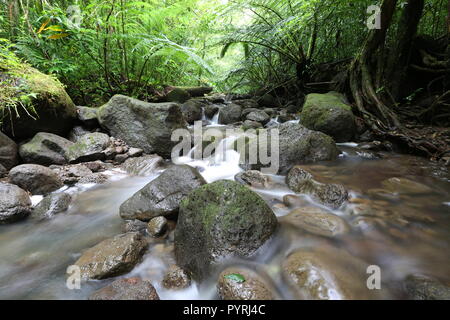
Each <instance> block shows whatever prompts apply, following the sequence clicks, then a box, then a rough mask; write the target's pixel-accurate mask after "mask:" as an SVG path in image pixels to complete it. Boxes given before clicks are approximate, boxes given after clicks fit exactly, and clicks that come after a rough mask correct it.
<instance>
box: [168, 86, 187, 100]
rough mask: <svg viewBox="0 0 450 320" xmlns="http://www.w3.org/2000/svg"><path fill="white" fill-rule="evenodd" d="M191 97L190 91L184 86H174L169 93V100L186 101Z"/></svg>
mask: <svg viewBox="0 0 450 320" xmlns="http://www.w3.org/2000/svg"><path fill="white" fill-rule="evenodd" d="M190 98H191V95H190V94H189V92H187V91H186V90H184V89H183V88H174V89H173V90H172V91H170V92H169V93H168V94H167V101H169V102H179V103H184V102H186V101H188V100H189V99H190Z"/></svg>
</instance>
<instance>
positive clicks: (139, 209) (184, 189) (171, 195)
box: [120, 165, 206, 221]
mask: <svg viewBox="0 0 450 320" xmlns="http://www.w3.org/2000/svg"><path fill="white" fill-rule="evenodd" d="M205 183H206V181H205V180H204V179H203V177H202V176H201V175H200V173H198V171H197V169H195V168H192V167H190V166H187V165H180V166H177V165H175V166H172V167H170V168H168V169H166V170H165V171H164V172H163V173H162V174H161V175H160V176H158V177H157V178H156V179H154V180H152V181H151V182H150V183H149V184H147V185H146V186H145V187H144V188H142V189H141V190H139V191H138V192H136V193H135V194H134V195H133V196H132V197H131V198H130V199H128V200H127V201H125V202H124V203H123V204H122V205H121V206H120V216H121V217H122V218H123V219H126V220H130V219H139V220H142V221H149V220H150V219H152V218H154V217H158V216H167V215H170V214H174V213H176V212H177V211H178V208H179V206H180V201H181V200H182V199H183V198H184V197H186V196H187V195H188V194H189V193H190V192H191V191H192V190H194V189H195V188H198V187H200V186H201V185H203V184H205Z"/></svg>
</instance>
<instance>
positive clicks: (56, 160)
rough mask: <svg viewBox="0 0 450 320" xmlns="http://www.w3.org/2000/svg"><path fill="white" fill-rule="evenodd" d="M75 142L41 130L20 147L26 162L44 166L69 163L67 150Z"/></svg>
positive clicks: (21, 155) (21, 154)
mask: <svg viewBox="0 0 450 320" xmlns="http://www.w3.org/2000/svg"><path fill="white" fill-rule="evenodd" d="M72 145H73V142H71V141H69V140H67V139H64V138H62V137H60V136H57V135H56V134H52V133H46V132H39V133H37V134H36V135H35V136H34V137H33V139H31V140H30V141H29V142H27V143H25V144H23V145H21V146H20V148H19V153H20V157H21V158H22V160H23V161H24V162H25V163H35V164H40V165H43V166H49V165H52V164H60V165H61V164H65V163H67V159H66V156H67V150H68V149H69V147H71V146H72Z"/></svg>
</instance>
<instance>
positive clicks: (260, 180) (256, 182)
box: [234, 170, 270, 188]
mask: <svg viewBox="0 0 450 320" xmlns="http://www.w3.org/2000/svg"><path fill="white" fill-rule="evenodd" d="M234 180H236V181H237V182H239V183H242V184H244V185H250V186H252V187H257V188H267V187H268V186H269V183H270V179H269V177H267V176H266V175H264V174H262V173H261V172H260V171H258V170H248V171H244V172H240V173H238V174H237V175H235V176H234Z"/></svg>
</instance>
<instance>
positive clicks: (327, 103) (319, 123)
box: [300, 92, 356, 142]
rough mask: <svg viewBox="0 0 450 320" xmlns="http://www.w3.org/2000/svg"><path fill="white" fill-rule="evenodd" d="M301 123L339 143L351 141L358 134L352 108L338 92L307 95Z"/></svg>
mask: <svg viewBox="0 0 450 320" xmlns="http://www.w3.org/2000/svg"><path fill="white" fill-rule="evenodd" d="M300 123H301V124H302V125H304V126H305V127H306V128H308V129H311V130H316V131H320V132H323V133H326V134H328V135H330V136H331V137H333V138H334V139H335V140H336V141H337V142H346V141H350V140H351V139H352V138H353V137H354V135H355V133H356V123H355V116H354V115H353V112H352V108H351V107H350V106H349V105H347V104H345V103H344V97H343V96H342V95H341V94H339V93H337V92H329V93H326V94H318V93H312V94H309V95H307V96H306V101H305V104H304V106H303V109H302V113H301V116H300Z"/></svg>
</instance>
